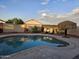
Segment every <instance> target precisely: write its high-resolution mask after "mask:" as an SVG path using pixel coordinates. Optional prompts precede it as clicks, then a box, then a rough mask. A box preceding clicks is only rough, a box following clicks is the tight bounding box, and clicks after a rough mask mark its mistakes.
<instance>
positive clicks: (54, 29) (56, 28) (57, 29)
mask: <svg viewBox="0 0 79 59" xmlns="http://www.w3.org/2000/svg"><path fill="white" fill-rule="evenodd" d="M43 28H44V32H49V33H53V31H54V33H55V34H56V33H58V32H59V28H58V27H57V26H53V25H51V26H50V25H47V26H46V25H44V26H43Z"/></svg>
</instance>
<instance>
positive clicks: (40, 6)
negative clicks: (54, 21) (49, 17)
mask: <svg viewBox="0 0 79 59" xmlns="http://www.w3.org/2000/svg"><path fill="white" fill-rule="evenodd" d="M76 8H79V0H0V19H9V18H14V17H17V18H21V19H23V20H24V21H26V20H27V19H30V18H38V17H39V16H40V15H39V14H40V11H42V10H49V12H50V13H54V14H66V13H69V12H71V11H72V10H73V9H76Z"/></svg>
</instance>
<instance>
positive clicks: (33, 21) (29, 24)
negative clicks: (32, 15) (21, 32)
mask: <svg viewBox="0 0 79 59" xmlns="http://www.w3.org/2000/svg"><path fill="white" fill-rule="evenodd" d="M25 26H26V28H31V27H34V26H37V27H41V26H42V24H41V23H40V22H38V21H36V20H29V21H27V22H25Z"/></svg>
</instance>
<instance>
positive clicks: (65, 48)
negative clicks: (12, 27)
mask: <svg viewBox="0 0 79 59" xmlns="http://www.w3.org/2000/svg"><path fill="white" fill-rule="evenodd" d="M13 35H44V36H51V37H55V38H57V39H59V40H63V41H66V42H68V43H69V44H70V45H68V46H67V47H54V48H53V49H57V50H61V49H62V51H67V50H74V49H76V48H77V47H78V48H79V45H78V44H77V43H75V42H74V40H73V41H72V40H71V39H78V38H72V37H70V38H62V36H57V35H51V34H25V33H24V34H7V35H6V34H4V35H1V36H0V37H5V36H13ZM42 47H43V48H52V47H48V46H41V47H40V46H39V47H38V49H39V48H42ZM35 48H37V47H34V48H30V49H26V50H28V52H27V53H29V51H30V50H32V49H35ZM26 50H22V51H19V52H17V53H14V54H11V55H7V56H5V57H4V56H3V57H4V59H5V58H7V57H10V56H11V57H12V56H17V55H18V54H21V53H23V52H25V51H26ZM76 54H78V53H76ZM74 56H75V55H74Z"/></svg>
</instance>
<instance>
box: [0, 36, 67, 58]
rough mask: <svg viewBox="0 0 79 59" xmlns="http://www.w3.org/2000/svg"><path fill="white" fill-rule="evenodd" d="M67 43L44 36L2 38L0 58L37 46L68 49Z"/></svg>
mask: <svg viewBox="0 0 79 59" xmlns="http://www.w3.org/2000/svg"><path fill="white" fill-rule="evenodd" d="M67 45H69V44H68V43H67V42H65V41H61V40H58V39H56V38H54V37H51V36H44V35H14V36H6V37H2V38H0V56H6V55H10V54H13V53H16V52H19V51H22V50H25V49H29V48H32V47H36V46H51V47H66V46H67Z"/></svg>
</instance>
